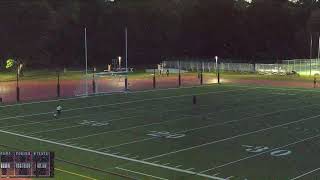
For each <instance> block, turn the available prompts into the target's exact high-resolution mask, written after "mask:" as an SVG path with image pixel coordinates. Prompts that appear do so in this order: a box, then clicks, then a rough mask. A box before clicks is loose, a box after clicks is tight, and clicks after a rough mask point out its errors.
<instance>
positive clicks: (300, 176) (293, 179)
mask: <svg viewBox="0 0 320 180" xmlns="http://www.w3.org/2000/svg"><path fill="white" fill-rule="evenodd" d="M319 170H320V168H317V169H314V170H312V171H309V172H306V173H304V174H301V175H299V176H297V177H294V178H292V179H290V180H296V179H299V178H302V177H304V176H306V175H309V174H312V173H314V172H316V171H319Z"/></svg>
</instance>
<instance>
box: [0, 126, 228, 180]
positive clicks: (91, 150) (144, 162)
mask: <svg viewBox="0 0 320 180" xmlns="http://www.w3.org/2000/svg"><path fill="white" fill-rule="evenodd" d="M0 132H2V133H5V134H10V135H14V136H18V137H23V138H26V139H32V140H36V141H40V142H45V143H49V144H54V145H58V146H62V147H68V148H71V149H77V150H81V151H86V152H90V153H95V154H99V155H104V156H109V157H113V158H117V159H122V160H126V161H131V162H135V163H140V164H145V165H149V166H153V167H159V168H163V169H168V170H172V171H176V172H181V173H186V174H190V175H196V176H200V177H207V178H210V179H216V180H225V179H224V178H220V177H215V176H209V175H206V174H202V173H197V172H193V171H186V170H183V169H178V168H173V167H169V166H163V165H160V164H154V163H151V162H147V161H143V160H137V159H132V158H128V157H123V156H118V155H114V154H111V153H105V152H100V151H96V150H93V149H87V148H82V147H78V146H72V145H68V144H64V143H59V142H55V141H51V140H44V139H40V138H37V137H32V136H27V135H23V134H18V133H13V132H9V131H5V130H0Z"/></svg>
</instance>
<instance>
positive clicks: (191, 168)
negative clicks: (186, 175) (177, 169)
mask: <svg viewBox="0 0 320 180" xmlns="http://www.w3.org/2000/svg"><path fill="white" fill-rule="evenodd" d="M186 170H187V171H190V170H194V168H189V169H186Z"/></svg>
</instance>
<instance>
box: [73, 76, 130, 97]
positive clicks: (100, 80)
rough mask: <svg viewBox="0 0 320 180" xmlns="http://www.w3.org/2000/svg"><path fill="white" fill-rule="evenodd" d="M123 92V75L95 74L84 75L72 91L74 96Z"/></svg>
mask: <svg viewBox="0 0 320 180" xmlns="http://www.w3.org/2000/svg"><path fill="white" fill-rule="evenodd" d="M124 91H125V75H123V74H112V73H95V74H94V75H93V74H88V75H87V76H86V75H84V76H82V78H81V79H80V81H79V84H78V86H77V87H76V89H75V91H74V95H75V96H87V95H93V94H101V93H113V92H124Z"/></svg>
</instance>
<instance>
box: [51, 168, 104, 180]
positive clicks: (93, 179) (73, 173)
mask: <svg viewBox="0 0 320 180" xmlns="http://www.w3.org/2000/svg"><path fill="white" fill-rule="evenodd" d="M54 169H55V170H57V171H61V172H64V173H67V174H72V175H75V176H78V177H82V178H86V179H90V180H98V179H95V178H92V177H89V176H85V175H81V174H78V173H75V172H71V171H67V170H63V169H60V168H54Z"/></svg>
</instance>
